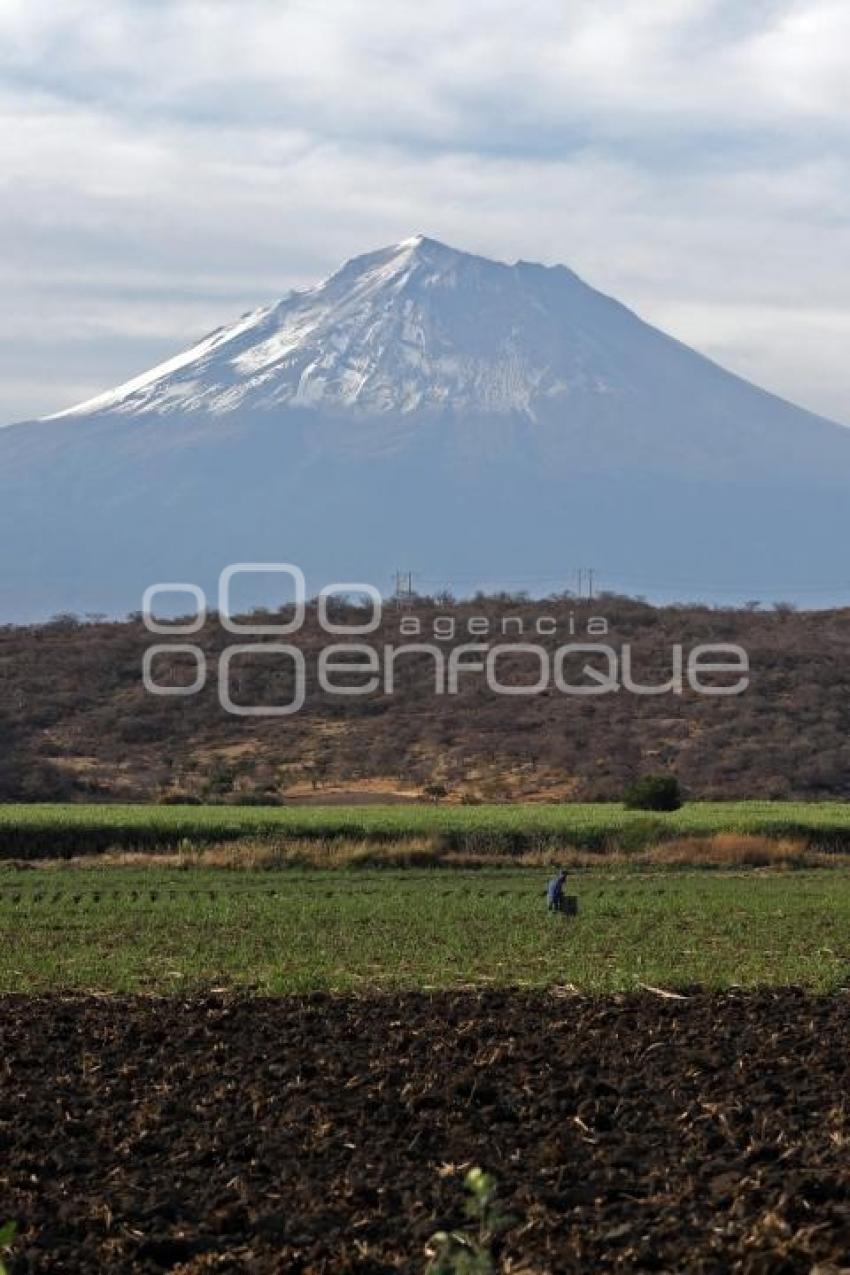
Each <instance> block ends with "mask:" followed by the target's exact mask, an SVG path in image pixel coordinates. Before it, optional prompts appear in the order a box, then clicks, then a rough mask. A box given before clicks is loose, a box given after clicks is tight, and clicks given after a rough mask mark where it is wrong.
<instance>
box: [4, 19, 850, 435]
mask: <svg viewBox="0 0 850 1275" xmlns="http://www.w3.org/2000/svg"><path fill="white" fill-rule="evenodd" d="M848 41H850V10H848V9H847V6H846V5H845V4H844V3H843V2H842V3H833V2H831V0H752V2H751V3H750V4H748V5H741V4H740V3H739V0H734V2H733V0H640V2H639V3H634V4H630V5H623V4H622V3H621V0H616V2H615V0H572V2H571V3H570V5H569V6H564V5H563V3H561V0H529V2H528V3H527V4H526V5H525V6H523V8H522V10H521V11H519V10H517V8H516V6H515V4H513V3H511V4H508V3H507V2H506V0H486V2H485V0H468V2H467V3H466V4H464V5H458V4H456V3H455V2H454V0H452V2H451V3H450V2H449V0H432V3H430V4H428V5H427V6H422V5H419V4H414V3H411V2H409V0H396V3H394V4H392V5H388V4H387V3H386V0H294V2H293V3H288V4H286V5H282V4H280V3H279V0H171V2H169V3H165V2H163V0H114V2H113V3H112V4H111V5H109V6H104V5H102V4H101V3H100V2H99V0H97V2H95V0H65V3H63V5H62V6H61V7H60V6H57V5H55V4H54V3H53V0H26V2H24V0H7V2H6V4H5V5H4V6H3V7H2V9H0V86H2V87H0V235H2V238H3V242H4V245H6V246H7V252H6V254H5V264H4V265H3V266H2V268H0V284H2V288H0V323H2V330H3V332H4V341H3V343H2V345H0V420H6V421H8V420H11V419H15V418H20V417H23V416H28V415H32V414H35V413H42V412H47V411H50V410H53V409H58V408H60V407H64V406H67V405H68V404H69V403H70V402H72V401H74V400H75V399H78V398H80V397H85V396H87V395H89V394H93V393H95V392H97V391H98V390H101V389H103V388H106V387H107V386H109V385H111V384H114V383H116V382H118V381H120V380H122V379H125V378H126V377H127V376H129V375H132V374H134V373H136V372H139V371H140V370H142V369H143V368H144V367H146V366H148V365H149V364H150V363H152V362H154V361H156V360H159V359H161V358H163V357H166V356H168V355H169V354H171V353H173V352H174V351H175V349H176V348H179V347H181V346H183V345H188V344H190V343H191V342H192V341H193V340H194V339H195V338H196V337H197V336H198V335H200V334H202V333H203V332H204V331H206V330H208V329H209V328H212V327H214V326H216V325H218V324H219V323H222V322H226V321H228V320H229V319H230V318H232V317H233V316H234V315H235V314H238V313H240V312H241V311H242V310H245V309H247V308H249V307H252V306H254V305H256V304H259V303H262V302H265V301H268V300H271V299H273V298H274V297H275V296H277V295H279V294H280V293H281V292H282V291H284V290H286V289H287V288H288V287H290V286H296V285H297V286H300V285H304V284H306V283H309V282H312V281H313V280H315V279H317V278H320V277H322V276H323V275H324V274H326V273H327V272H328V271H329V270H330V269H332V268H334V267H335V266H336V265H337V264H338V263H339V261H340V260H342V259H343V258H344V257H346V256H350V255H352V254H353V253H355V252H358V251H364V250H367V249H369V248H372V247H375V246H378V245H380V244H382V243H385V242H391V241H393V240H395V239H399V238H402V237H404V236H405V235H407V234H410V233H412V232H415V231H420V230H421V231H424V232H427V233H429V234H432V235H436V236H438V237H440V238H443V239H446V240H448V241H449V242H452V243H454V244H456V245H458V246H462V247H468V248H470V249H471V250H474V251H482V252H485V253H487V254H489V255H493V256H497V257H501V258H506V259H514V258H516V257H519V256H521V257H524V258H527V259H529V258H531V259H534V258H537V259H542V260H546V261H559V260H560V261H565V262H566V263H568V264H570V265H571V266H573V268H575V269H576V270H578V272H579V273H580V274H582V275H584V276H585V277H586V278H587V279H588V281H589V282H592V283H594V284H596V285H597V286H599V287H601V288H603V290H605V291H608V292H611V293H613V294H615V295H617V296H619V297H620V299H621V300H623V301H625V302H626V303H627V304H632V305H634V306H635V308H637V309H638V310H639V311H640V312H641V313H642V314H643V315H644V316H645V317H647V318H649V319H651V320H653V321H656V322H659V323H663V324H666V325H667V326H668V327H670V328H671V329H672V330H673V332H674V334H675V335H677V336H679V337H680V338H681V339H683V340H686V341H691V342H693V343H695V344H697V345H698V346H700V347H701V348H703V349H704V350H705V351H706V352H707V353H709V354H717V355H721V356H722V358H723V361H725V362H726V363H727V365H729V366H731V367H733V368H734V369H735V370H739V371H741V372H743V373H744V374H748V375H754V376H756V377H757V378H758V379H759V380H761V381H762V382H763V383H766V384H767V385H768V386H769V387H770V388H773V389H776V390H778V391H779V392H782V393H785V394H787V395H788V396H789V397H792V398H796V399H797V400H798V401H801V402H802V403H804V404H805V405H806V406H810V407H813V408H815V409H816V410H820V411H823V412H826V413H829V414H831V415H834V416H837V417H839V418H843V419H845V420H847V421H848V422H850V370H845V367H844V363H845V359H844V357H843V354H842V349H841V347H842V344H843V342H844V337H845V335H846V332H847V330H848V315H850V301H848V295H850V291H848V283H850V253H849V252H848V248H850V242H848V237H850V228H849V227H848V215H847V210H848V195H850V172H849V171H848V163H847V159H846V158H845V157H846V155H847V131H848V123H847V121H848V118H850V114H848V106H850V102H848V95H850V89H848V82H847V77H846V75H845V74H844V67H843V65H842V50H843V49H846V48H847V46H848ZM813 314H816V315H817V319H816V321H815V320H813ZM39 368H41V373H40V371H39Z"/></svg>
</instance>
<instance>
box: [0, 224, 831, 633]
mask: <svg viewBox="0 0 850 1275" xmlns="http://www.w3.org/2000/svg"><path fill="white" fill-rule="evenodd" d="M848 483H850V430H848V429H846V428H845V427H844V426H842V425H839V424H837V423H834V422H831V421H827V420H824V419H823V418H821V417H818V416H815V415H812V414H811V413H809V412H806V411H804V410H802V409H800V408H798V407H795V406H793V405H792V404H790V403H787V402H785V401H783V400H782V399H780V398H777V397H776V396H774V395H772V394H769V393H767V392H766V391H764V390H762V389H759V388H757V387H756V386H754V385H751V384H750V383H748V382H746V381H744V380H742V379H741V378H740V377H737V376H735V375H733V374H731V373H730V372H728V371H725V370H724V369H722V368H721V367H719V366H718V365H717V364H715V363H713V362H711V361H710V360H708V359H706V358H704V357H703V356H702V355H700V354H698V353H697V352H695V351H694V350H691V349H689V348H688V347H687V346H685V345H682V344H681V343H680V342H678V341H676V340H674V339H672V338H671V337H669V336H667V335H665V334H664V333H662V332H660V331H659V330H658V329H656V328H654V327H652V326H650V325H649V324H647V323H645V322H643V321H642V320H641V319H640V318H639V317H638V316H637V315H635V314H634V313H633V312H632V311H630V310H628V309H627V308H625V307H624V306H623V305H621V304H620V303H619V302H617V301H615V300H613V299H611V298H610V297H607V296H604V295H603V294H602V293H600V292H598V291H596V290H595V289H593V288H591V287H589V286H588V285H587V284H586V283H584V282H583V281H582V280H581V279H580V278H579V277H578V276H577V275H576V274H575V273H573V271H571V270H569V269H567V268H566V267H564V266H552V267H546V266H542V265H537V264H534V263H530V262H525V261H519V262H517V263H515V264H513V265H507V264H503V263H499V262H495V261H490V260H486V259H484V258H482V257H479V256H475V255H472V254H470V253H465V252H461V251H458V250H455V249H453V248H450V247H447V246H446V245H444V244H441V243H438V242H436V241H435V240H432V239H428V238H426V237H424V236H421V235H418V236H415V237H413V238H410V239H406V240H404V241H403V242H401V243H399V244H395V245H393V246H391V247H388V248H383V249H380V250H379V251H377V252H371V253H368V254H366V255H364V256H360V257H356V258H355V259H353V260H352V261H349V262H347V263H346V264H345V265H343V266H342V267H341V269H339V270H338V271H336V273H334V274H333V275H331V276H330V278H328V279H327V280H325V281H324V282H323V283H320V284H318V285H317V286H315V287H313V288H308V289H306V290H301V291H293V292H290V293H289V294H287V295H286V296H284V297H283V299H282V300H280V301H279V302H277V303H276V304H273V305H270V306H266V307H263V308H261V309H258V310H255V311H252V312H251V313H249V314H246V315H244V316H243V317H242V318H240V319H239V320H238V321H237V322H235V323H233V324H230V325H229V326H226V327H223V328H220V329H217V330H216V331H214V332H212V333H210V334H209V335H208V336H206V337H205V338H204V339H203V340H201V341H199V342H197V343H196V344H195V345H193V346H191V348H189V349H187V350H186V351H185V352H184V353H182V354H179V355H177V356H176V357H175V358H172V359H170V360H169V361H167V362H166V363H163V364H161V365H159V366H158V367H155V368H153V369H151V370H150V371H149V372H146V373H144V374H143V375H140V376H138V377H135V378H134V379H132V380H130V381H128V382H126V383H125V384H123V385H120V386H118V387H117V388H116V389H113V390H109V391H108V392H106V393H103V394H100V395H98V396H97V397H96V398H93V399H90V400H88V401H86V402H84V403H81V404H79V405H77V406H75V407H71V408H68V409H67V410H65V411H63V412H59V413H58V414H56V415H54V416H52V417H47V418H44V419H42V420H38V421H29V422H24V423H22V424H19V425H13V426H9V427H7V428H6V429H3V430H0V537H2V544H3V553H2V561H0V618H3V619H5V620H17V619H37V618H43V617H45V616H47V615H49V614H51V613H53V612H56V611H60V610H75V611H101V612H107V613H113V614H118V613H123V612H124V611H127V610H131V609H134V608H136V607H138V605H139V601H140V598H141V594H142V592H143V590H144V588H145V587H146V586H147V585H149V584H152V583H155V582H159V581H173V580H180V581H186V580H189V581H193V582H195V583H198V584H200V585H201V586H202V587H203V588H204V589H205V590H207V591H209V592H210V594H211V596H212V597H214V596H215V581H216V579H217V577H218V574H219V571H220V570H221V569H222V567H224V566H226V565H228V564H230V563H233V562H240V561H243V562H244V561H261V562H281V561H285V562H294V563H297V564H298V565H300V566H301V567H302V568H303V569H304V570H305V571H306V573H307V577H308V586H309V587H310V590H311V591H317V590H318V589H319V588H320V587H321V586H322V585H323V584H325V583H328V582H330V581H331V580H355V581H364V580H365V581H369V582H372V583H374V584H376V585H378V586H379V587H385V586H386V585H387V583H388V581H389V579H390V576H391V573H392V572H393V571H394V570H396V569H398V568H404V569H409V570H412V571H414V572H416V573H417V578H418V580H419V582H420V583H421V586H422V587H423V588H424V589H426V590H429V589H431V588H432V586H433V588H437V587H439V586H441V585H446V586H455V588H456V589H457V590H458V591H461V592H462V591H470V590H471V589H472V588H474V587H476V586H484V587H486V586H491V587H492V586H502V585H503V586H511V585H512V584H514V583H518V584H524V585H525V586H526V587H527V588H528V589H529V591H531V592H542V591H546V590H547V589H555V588H558V587H560V588H564V587H569V586H570V584H571V583H572V580H573V576H572V568H573V567H574V566H576V565H578V564H581V563H592V564H593V565H594V566H595V567H596V568H597V573H598V574H597V579H598V580H599V581H600V582H601V584H602V586H603V587H605V585H606V584H607V585H609V586H610V587H618V588H624V589H630V591H633V592H642V593H648V594H650V595H655V596H657V597H662V596H664V597H671V596H680V597H683V598H684V597H688V598H693V597H696V596H703V597H705V598H706V599H708V600H719V598H720V594H721V593H724V591H725V592H726V594H727V595H734V594H736V593H737V594H744V593H747V594H752V595H753V596H759V595H760V593H761V592H763V591H765V590H770V591H772V592H773V595H774V599H778V598H779V597H782V598H783V599H786V600H790V601H804V602H810V601H816V600H817V601H824V602H831V601H835V600H839V599H840V598H841V582H842V581H843V580H844V579H845V572H844V567H843V546H844V543H845V541H846V538H847V533H848V532H850V505H848V498H847V497H848V490H850V488H849V487H848ZM537 584H539V585H540V588H537V587H536V585H537ZM269 600H270V601H273V600H274V599H273V598H270V599H269ZM766 600H770V599H766Z"/></svg>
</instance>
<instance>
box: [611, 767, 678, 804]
mask: <svg viewBox="0 0 850 1275" xmlns="http://www.w3.org/2000/svg"><path fill="white" fill-rule="evenodd" d="M623 800H624V804H625V807H626V809H627V810H678V809H679V807H680V806H681V804H682V793H681V790H680V788H679V781H678V779H677V778H676V776H675V775H643V776H642V777H641V778H640V779H638V780H636V782H635V783H633V784H631V785H630V786H629V787H628V788H627V789H626V792H625V795H624V798H623Z"/></svg>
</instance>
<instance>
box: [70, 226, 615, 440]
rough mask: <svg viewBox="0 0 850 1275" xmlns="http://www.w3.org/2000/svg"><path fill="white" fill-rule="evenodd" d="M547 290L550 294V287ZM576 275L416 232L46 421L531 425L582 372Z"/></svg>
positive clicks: (586, 375)
mask: <svg viewBox="0 0 850 1275" xmlns="http://www.w3.org/2000/svg"><path fill="white" fill-rule="evenodd" d="M555 285H557V286H555ZM576 286H578V287H580V288H582V289H583V291H584V292H585V293H587V295H589V296H593V297H598V295H599V294H596V293H593V292H592V290H591V289H586V288H584V286H583V285H581V284H580V283H579V281H578V280H577V279H576V276H575V275H572V274H571V272H569V271H567V270H564V269H563V268H562V267H556V268H554V269H546V270H544V268H543V267H541V266H532V265H528V264H527V263H522V262H518V263H517V264H516V265H514V266H508V265H504V264H501V263H497V262H494V261H489V260H486V259H485V258H482V257H477V256H474V255H472V254H469V253H465V252H460V251H458V250H456V249H453V248H449V247H447V246H446V245H445V244H442V243H439V242H438V241H437V240H434V239H429V238H427V237H426V236H425V235H421V234H418V235H414V236H412V237H410V238H408V239H403V240H402V241H401V242H400V243H396V244H393V245H391V246H390V247H387V248H382V249H379V250H378V251H377V252H371V253H367V254H365V255H364V256H359V257H355V258H353V259H352V260H351V261H348V262H346V264H345V265H343V266H342V267H341V268H340V269H339V270H337V271H336V272H335V273H334V274H332V275H331V276H330V277H329V278H327V279H326V280H325V281H324V282H323V283H320V284H318V285H317V286H315V287H312V288H307V289H306V290H302V291H295V292H291V293H290V294H289V295H288V296H286V297H284V298H283V300H281V301H280V302H278V303H277V304H275V305H271V306H267V307H264V308H262V309H258V310H254V311H252V312H251V313H250V314H247V315H244V316H243V317H242V318H241V319H239V320H238V321H237V322H236V323H234V324H232V325H231V326H229V327H225V328H221V329H218V330H217V331H215V332H213V333H211V334H210V335H209V336H207V337H205V338H204V340H203V341H201V342H199V343H198V344H197V345H194V346H192V347H191V348H190V349H188V350H186V351H185V352H184V353H182V354H178V355H177V356H176V357H175V358H172V359H170V360H168V361H167V362H165V363H162V364H160V365H159V366H157V367H155V368H152V369H151V370H150V371H149V372H146V373H144V374H143V375H141V376H138V377H135V378H133V379H132V380H130V381H127V382H126V383H125V384H123V385H120V386H118V388H117V389H115V390H111V391H109V392H107V393H105V394H101V395H98V396H97V397H96V398H93V399H89V400H88V401H87V402H84V403H80V404H79V405H78V406H76V407H73V408H70V409H67V410H66V411H64V412H59V413H56V415H55V417H53V418H49V419H56V418H58V417H67V416H83V415H86V416H87V415H91V414H92V413H101V412H109V413H121V414H130V415H145V414H149V413H156V414H160V415H162V414H170V413H178V412H180V413H185V412H207V413H216V414H221V413H227V412H231V411H235V410H237V409H249V408H250V409H252V410H255V409H256V410H274V409H281V408H285V407H322V408H323V409H327V410H331V411H336V410H339V411H350V410H354V411H356V412H358V413H366V414H383V413H387V412H396V413H410V412H414V411H417V410H429V409H431V410H433V409H442V408H444V407H446V406H448V405H450V406H451V408H452V409H453V410H454V411H459V412H496V413H507V412H520V413H523V414H525V415H527V416H531V417H533V416H534V415H535V401H536V400H538V399H539V398H540V397H541V396H543V397H544V398H549V399H551V397H552V396H553V395H559V394H562V393H564V392H565V391H566V389H567V387H568V385H569V384H570V383H579V382H584V383H587V382H588V380H589V379H591V380H592V379H593V376H594V373H593V372H592V370H591V369H590V367H589V365H588V358H587V354H588V351H587V349H586V348H585V347H584V343H583V342H582V340H581V338H580V336H579V334H578V333H576V338H577V339H576V340H574V341H573V342H572V345H571V348H566V347H565V345H564V343H563V340H561V341H560V342H557V341H554V340H553V334H555V333H558V332H560V335H561V337H562V338H563V335H564V334H563V326H564V325H563V318H564V315H563V313H560V314H559V312H558V311H559V308H560V310H561V311H563V303H564V300H565V293H569V291H570V290H571V289H574V288H575V287H576Z"/></svg>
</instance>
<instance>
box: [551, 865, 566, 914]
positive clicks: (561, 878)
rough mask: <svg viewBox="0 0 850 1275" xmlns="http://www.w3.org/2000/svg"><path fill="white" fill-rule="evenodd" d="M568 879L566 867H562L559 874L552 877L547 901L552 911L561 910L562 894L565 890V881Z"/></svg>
mask: <svg viewBox="0 0 850 1275" xmlns="http://www.w3.org/2000/svg"><path fill="white" fill-rule="evenodd" d="M566 879H567V872H566V868H561V871H560V872H559V873H558V875H557V876H556V877H552V880H551V881H550V882H549V884H548V885H547V887H546V901H547V903H548V906H549V911H550V912H560V910H561V895H562V894H563V891H564V882H565V881H566Z"/></svg>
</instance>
